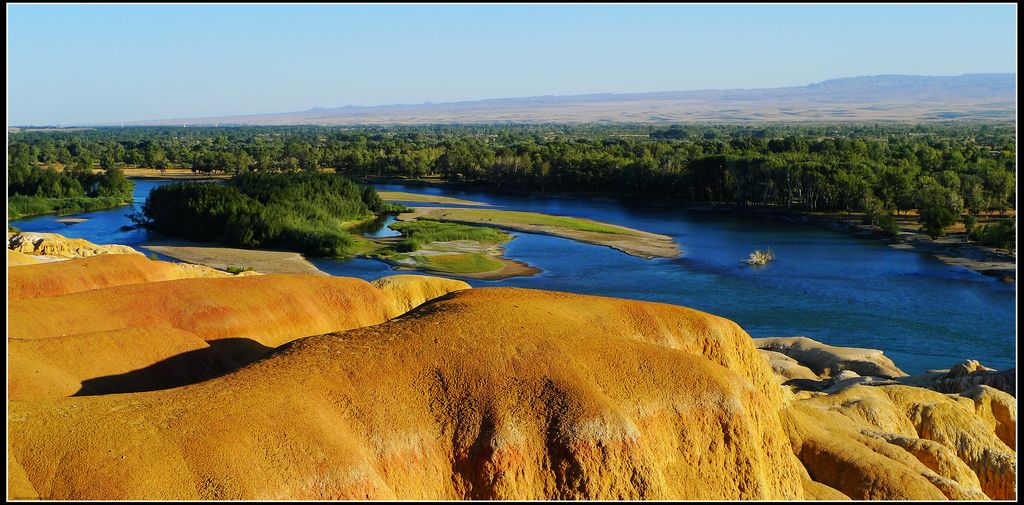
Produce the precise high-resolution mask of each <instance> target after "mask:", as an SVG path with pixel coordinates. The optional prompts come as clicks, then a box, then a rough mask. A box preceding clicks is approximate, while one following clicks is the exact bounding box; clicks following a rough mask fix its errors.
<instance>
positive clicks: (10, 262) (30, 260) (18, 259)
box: [7, 249, 43, 267]
mask: <svg viewBox="0 0 1024 505" xmlns="http://www.w3.org/2000/svg"><path fill="white" fill-rule="evenodd" d="M42 262H43V260H41V259H39V258H37V257H35V256H29V255H27V254H24V253H20V252H18V251H12V250H10V249H8V250H7V266H8V267H20V266H24V265H35V264H38V263H42Z"/></svg>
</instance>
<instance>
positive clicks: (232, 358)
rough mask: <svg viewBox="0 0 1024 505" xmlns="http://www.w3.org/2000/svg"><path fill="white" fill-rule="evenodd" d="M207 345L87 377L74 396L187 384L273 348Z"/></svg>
mask: <svg viewBox="0 0 1024 505" xmlns="http://www.w3.org/2000/svg"><path fill="white" fill-rule="evenodd" d="M207 344H208V345H209V347H205V348H203V349H197V350H194V351H189V352H185V353H181V354H178V355H175V356H172V357H170V358H167V359H164V360H161V361H158V362H156V363H154V364H152V365H149V366H147V367H144V368H140V369H138V370H133V371H131V372H126V373H122V374H116V375H106V376H103V377H96V378H93V379H86V380H84V381H82V387H81V388H80V389H79V390H78V391H77V392H75V394H74V395H72V396H96V395H108V394H117V393H139V392H143V391H158V390H161V389H170V388H176V387H180V386H187V385H189V384H195V383H198V382H202V381H205V380H209V379H212V378H214V377H218V376H221V375H224V374H226V373H228V372H232V371H234V370H237V369H239V368H241V367H243V366H245V365H248V364H249V363H253V362H255V361H258V360H260V359H262V358H264V357H266V356H267V355H268V354H270V352H271V351H273V350H274V348H273V347H267V346H265V345H263V344H261V343H259V342H256V341H255V340H250V339H248V338H227V339H221V340H212V341H209V342H207Z"/></svg>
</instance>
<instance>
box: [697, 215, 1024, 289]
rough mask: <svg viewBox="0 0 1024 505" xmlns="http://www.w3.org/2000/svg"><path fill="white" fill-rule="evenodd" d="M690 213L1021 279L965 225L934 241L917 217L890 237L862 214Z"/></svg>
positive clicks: (1008, 257) (902, 222) (1003, 255)
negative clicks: (762, 223)
mask: <svg viewBox="0 0 1024 505" xmlns="http://www.w3.org/2000/svg"><path fill="white" fill-rule="evenodd" d="M687 208H688V209H689V210H696V211H708V212H733V213H737V214H744V215H749V216H754V217H759V218H767V219H774V220H780V221H787V222H792V223H803V224H810V225H814V226H821V227H826V228H829V229H832V230H836V231H841V232H844V233H849V234H850V235H852V236H854V237H857V238H864V239H871V240H877V241H880V242H883V243H886V244H888V245H889V246H890V247H892V248H894V249H900V250H904V251H912V252H916V253H920V254H927V255H930V256H933V257H935V258H937V259H938V260H940V261H942V262H943V263H946V264H948V265H954V266H960V267H964V268H966V269H968V270H971V271H973V272H978V273H980V274H983V275H987V276H990V277H996V278H998V279H1001V280H1002V281H1003V282H1008V283H1012V282H1015V281H1016V278H1017V257H1016V255H1013V254H1010V253H1009V252H1008V251H1006V250H1002V249H997V248H994V247H988V246H984V245H981V244H977V243H969V242H965V241H964V238H965V236H966V234H965V233H963V225H962V224H960V225H958V227H959V230H957V227H953V229H952V230H951V233H949V234H948V235H947V236H945V237H939V238H938V239H933V238H931V237H929V236H928V235H925V234H923V233H921V232H920V231H919V230H918V229H917V228H916V226H914V225H915V221H914V219H913V216H901V217H900V219H898V220H897V223H898V224H899V226H900V231H899V233H898V234H897V235H896V236H895V237H887V236H884V235H882V234H880V233H879V229H878V228H877V227H875V226H870V225H865V224H862V223H861V219H862V217H863V215H862V214H856V213H850V214H843V213H809V212H801V211H786V210H779V209H742V208H736V207H730V206H717V205H693V206H689V207H687Z"/></svg>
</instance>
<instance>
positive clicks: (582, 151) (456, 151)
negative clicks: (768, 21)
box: [9, 123, 1016, 236]
mask: <svg viewBox="0 0 1024 505" xmlns="http://www.w3.org/2000/svg"><path fill="white" fill-rule="evenodd" d="M10 139H11V140H10V145H9V151H10V153H11V154H9V163H11V159H12V158H10V156H15V157H21V158H24V159H26V160H28V161H29V162H30V163H31V164H35V165H41V166H50V165H55V164H61V165H64V166H72V167H75V168H77V169H80V170H85V169H89V168H92V167H94V166H99V167H101V168H107V169H109V168H116V167H120V166H144V167H152V168H166V167H172V166H173V167H184V168H188V169H191V170H193V171H196V172H214V171H217V172H221V171H223V172H227V173H245V172H302V171H309V172H313V171H319V170H323V169H334V170H335V171H337V172H338V173H341V174H345V175H348V176H351V177H356V178H360V177H406V178H422V177H440V178H441V179H443V180H446V181H453V182H461V183H469V184H477V185H481V186H486V187H487V188H491V189H499V190H502V189H509V190H522V191H540V192H565V191H582V192H605V193H615V194H620V195H633V196H639V197H643V198H659V199H666V200H670V201H680V202H690V203H702V202H714V203H723V204H729V205H735V206H750V207H776V208H787V209H797V210H808V211H829V212H835V211H851V212H866V213H867V214H869V215H870V216H871V217H870V218H869V219H871V220H874V221H878V222H883V223H884V222H886V221H887V220H889V219H890V218H891V216H892V215H893V214H899V213H903V212H906V211H909V210H911V209H916V210H918V211H919V213H920V216H921V220H922V224H923V225H924V228H925V229H926V231H928V232H929V233H930V234H933V236H938V235H941V234H942V233H943V231H944V230H945V228H947V227H948V226H949V225H951V224H952V223H953V222H956V221H957V220H960V219H964V216H965V215H966V216H977V215H978V214H980V213H990V212H1004V211H1006V210H1008V209H1011V208H1013V204H1014V201H1015V197H1016V194H1015V191H1016V189H1015V188H1016V186H1015V182H1016V181H1015V174H1016V164H1015V157H1016V144H1015V131H1014V128H1013V126H1012V125H1003V124H996V123H992V124H977V123H948V124H919V125H902V124H859V123H857V124H803V125H781V124H779V125H722V124H693V125H676V126H670V127H652V126H649V125H584V126H566V125H478V126H461V127H460V126H426V127H401V128H382V127H368V128H337V127H335V128H332V127H313V126H302V127H234V128H169V127H161V128H100V129H93V130H83V131H75V132H21V133H17V134H14V135H11V136H10Z"/></svg>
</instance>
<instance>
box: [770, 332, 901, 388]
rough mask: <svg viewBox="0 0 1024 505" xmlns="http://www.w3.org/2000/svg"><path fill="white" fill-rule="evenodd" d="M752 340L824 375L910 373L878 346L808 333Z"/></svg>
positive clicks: (898, 375) (887, 376)
mask: <svg viewBox="0 0 1024 505" xmlns="http://www.w3.org/2000/svg"><path fill="white" fill-rule="evenodd" d="M753 341H754V345H755V346H756V347H757V348H758V349H764V350H769V351H775V352H779V353H782V354H785V355H786V356H789V357H791V358H793V359H795V360H796V361H797V362H799V363H800V364H801V365H803V366H805V367H807V368H810V369H811V371H812V372H814V373H815V374H817V375H819V376H822V377H826V376H827V377H831V376H833V375H835V374H837V373H839V372H840V371H843V370H849V371H852V372H856V373H857V374H858V375H863V376H874V377H884V378H890V379H891V378H896V377H903V376H905V375H907V374H906V372H904V371H903V370H900V369H899V368H898V367H897V366H896V365H895V364H894V363H893V362H892V360H890V359H889V358H888V357H886V356H885V355H884V354H883V353H882V351H879V350H877V349H862V348H858V347H836V346H831V345H827V344H823V343H821V342H816V341H814V340H811V339H809V338H807V337H767V338H755V339H753Z"/></svg>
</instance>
